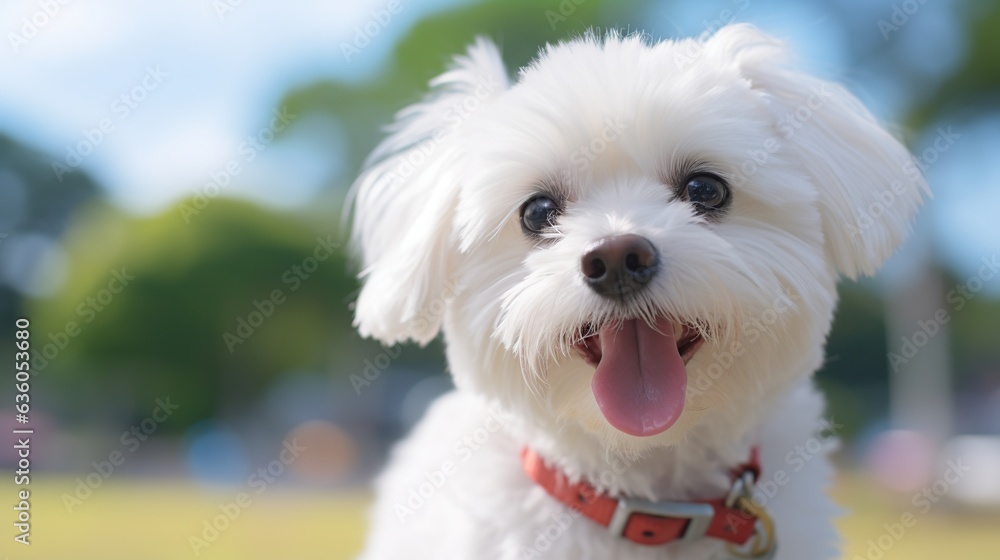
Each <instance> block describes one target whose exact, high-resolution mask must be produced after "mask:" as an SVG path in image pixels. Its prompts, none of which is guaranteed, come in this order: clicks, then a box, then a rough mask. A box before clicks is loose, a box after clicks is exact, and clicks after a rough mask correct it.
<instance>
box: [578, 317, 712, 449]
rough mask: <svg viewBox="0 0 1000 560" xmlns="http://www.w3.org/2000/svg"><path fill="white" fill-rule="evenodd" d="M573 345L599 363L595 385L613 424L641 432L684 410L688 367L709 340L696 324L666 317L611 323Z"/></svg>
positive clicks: (663, 426)
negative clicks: (679, 321) (652, 321)
mask: <svg viewBox="0 0 1000 560" xmlns="http://www.w3.org/2000/svg"><path fill="white" fill-rule="evenodd" d="M584 332H592V333H593V334H590V335H588V336H585V337H583V338H582V339H581V340H580V341H579V342H577V343H576V344H574V348H575V349H576V350H577V351H578V352H579V353H580V354H581V355H582V356H583V359H584V360H586V362H587V363H588V364H590V365H592V366H594V368H595V370H594V378H593V380H592V382H591V389H592V390H593V392H594V398H595V399H596V401H597V405H598V407H599V408H600V409H601V412H602V413H603V414H604V417H605V419H606V420H607V421H608V423H610V424H611V425H612V426H614V427H615V428H617V429H618V430H620V431H622V432H625V433H627V434H630V435H633V436H639V437H647V436H653V435H656V434H659V433H662V432H664V431H665V430H667V429H668V428H670V426H672V425H673V424H674V423H675V422H676V421H677V419H678V418H679V417H680V415H681V413H682V412H683V410H684V396H685V392H686V389H687V370H686V369H685V366H686V365H687V363H688V362H689V361H690V360H691V358H692V357H694V355H695V353H696V352H697V351H698V349H699V348H700V347H701V345H702V343H703V342H704V339H703V338H702V336H701V332H700V330H699V329H698V328H696V327H695V326H693V325H690V324H685V323H677V322H674V321H670V320H668V319H665V318H661V319H658V320H657V321H656V323H655V324H654V325H649V324H647V323H646V322H645V321H643V320H641V319H628V320H625V321H621V322H617V323H609V324H607V325H604V326H602V327H600V328H588V329H587V330H585V331H584Z"/></svg>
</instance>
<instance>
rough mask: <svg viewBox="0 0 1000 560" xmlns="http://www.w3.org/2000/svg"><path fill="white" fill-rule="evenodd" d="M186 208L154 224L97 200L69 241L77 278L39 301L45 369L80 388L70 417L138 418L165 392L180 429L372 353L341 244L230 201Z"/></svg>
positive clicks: (53, 380) (50, 379) (35, 308)
mask: <svg viewBox="0 0 1000 560" xmlns="http://www.w3.org/2000/svg"><path fill="white" fill-rule="evenodd" d="M190 204H191V202H190V201H188V202H185V203H182V205H181V206H179V207H178V208H175V209H171V210H170V211H168V212H165V213H163V214H160V215H157V216H153V217H149V218H130V217H126V216H123V215H122V214H120V213H119V212H117V211H115V210H112V209H110V208H109V207H107V206H104V205H92V206H90V207H88V208H87V209H86V211H84V212H82V213H81V215H80V216H79V217H78V219H77V220H76V222H75V223H74V225H73V227H72V229H71V230H70V231H69V232H68V235H67V236H66V239H65V243H66V245H67V248H68V251H69V254H70V259H71V263H72V271H73V277H72V281H70V282H67V283H66V285H65V287H64V289H63V290H62V291H60V292H59V293H58V294H56V295H55V296H54V297H52V298H49V299H46V300H35V301H32V302H31V313H32V316H33V317H34V318H35V348H36V351H37V352H38V353H37V354H36V355H35V357H34V359H35V363H36V367H35V369H36V372H37V373H40V374H41V376H42V379H43V381H42V382H43V383H46V384H59V385H60V386H61V387H62V388H63V389H67V388H69V389H70V390H69V391H66V390H63V391H59V393H60V394H62V395H68V397H69V398H67V402H65V403H63V405H64V406H63V407H61V408H63V409H65V410H69V411H73V412H75V413H76V414H79V415H81V416H90V417H93V416H95V414H100V413H101V411H94V410H92V409H91V406H92V404H91V403H94V402H102V403H111V404H109V405H108V408H109V409H111V410H109V411H107V412H109V413H111V414H114V415H116V416H122V415H128V416H132V417H138V418H141V417H143V416H145V415H147V414H149V411H150V410H151V407H152V403H153V400H154V399H155V398H157V397H166V396H168V395H169V396H171V397H172V398H173V401H174V402H175V403H177V404H178V405H180V407H181V408H180V410H178V412H177V413H176V415H175V416H174V417H173V418H172V421H171V423H170V425H171V427H174V428H182V427H184V426H186V425H188V424H190V423H191V422H193V421H196V420H199V419H203V418H207V417H211V416H214V415H216V414H217V413H220V412H221V413H222V414H227V413H233V412H235V411H238V410H239V409H246V408H247V402H252V401H253V399H256V398H258V397H259V396H260V394H261V392H262V391H264V389H265V388H266V387H267V386H268V384H269V383H270V382H271V381H272V380H273V378H274V377H275V376H276V375H279V374H281V373H283V372H287V371H289V370H295V369H305V370H320V369H325V368H326V367H327V366H328V362H331V361H333V362H335V363H343V364H347V363H360V360H355V361H354V362H352V361H350V360H349V359H347V358H349V357H351V356H357V355H359V354H361V353H365V352H371V351H372V350H374V349H375V348H376V346H375V344H374V343H372V342H367V341H364V342H363V341H361V340H360V339H359V338H358V336H357V335H356V334H355V331H354V329H353V328H352V327H351V314H350V310H349V309H348V306H349V303H350V301H351V299H352V298H351V294H352V292H353V290H355V280H354V278H353V276H352V275H351V274H350V273H349V272H348V270H347V268H348V266H347V260H346V257H345V253H344V251H343V250H342V248H341V247H340V245H339V243H338V241H337V240H336V236H335V235H333V234H331V233H330V232H317V231H313V230H312V229H310V228H309V227H307V226H304V225H303V224H302V223H301V220H300V219H297V218H296V217H295V216H294V215H290V214H282V213H277V212H272V211H268V210H264V209H262V208H260V207H258V206H255V205H253V204H251V203H248V202H242V201H236V200H232V199H221V198H220V199H215V200H211V201H209V204H208V205H207V206H204V207H203V208H204V209H203V210H201V211H199V213H198V214H197V215H188V220H185V219H184V218H183V217H182V211H181V210H182V208H185V207H186V208H191V207H192V206H191V205H190ZM185 205H187V206H185ZM186 222H189V223H186ZM334 231H335V230H334ZM108 391H110V392H111V395H108V394H107V392H108ZM97 393H104V394H100V395H98V394H97Z"/></svg>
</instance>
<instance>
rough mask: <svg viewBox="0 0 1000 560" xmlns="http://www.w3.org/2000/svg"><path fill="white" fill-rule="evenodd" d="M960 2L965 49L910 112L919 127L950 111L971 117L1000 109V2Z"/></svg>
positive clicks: (982, 0)
mask: <svg viewBox="0 0 1000 560" xmlns="http://www.w3.org/2000/svg"><path fill="white" fill-rule="evenodd" d="M959 5H960V6H961V10H960V12H961V16H962V18H963V19H964V27H965V29H964V31H965V34H964V39H965V40H966V41H967V42H966V45H965V51H964V53H963V56H962V58H961V59H960V60H959V62H958V64H956V65H955V66H954V67H953V68H951V70H950V71H949V72H948V74H947V75H946V76H945V77H944V78H943V79H942V80H940V81H939V82H938V83H937V84H936V87H934V88H931V90H930V94H929V95H926V96H923V99H924V101H923V102H922V103H920V104H919V105H918V106H917V107H915V108H914V109H913V110H912V111H911V112H910V116H909V119H908V121H909V123H910V124H911V126H913V127H914V128H916V129H918V130H919V129H921V128H924V127H926V126H929V125H930V124H931V123H933V122H934V121H935V120H938V119H941V118H942V117H944V116H946V115H949V116H958V117H960V118H965V119H968V118H974V116H975V115H977V114H981V113H983V112H985V111H996V110H998V109H1000V2H995V1H986V0H969V1H966V2H960V3H959Z"/></svg>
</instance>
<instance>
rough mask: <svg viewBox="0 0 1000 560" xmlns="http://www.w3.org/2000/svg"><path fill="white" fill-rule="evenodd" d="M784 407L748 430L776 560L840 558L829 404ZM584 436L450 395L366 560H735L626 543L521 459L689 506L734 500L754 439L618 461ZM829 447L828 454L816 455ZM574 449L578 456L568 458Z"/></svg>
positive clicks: (421, 436) (426, 425) (806, 386)
mask: <svg viewBox="0 0 1000 560" xmlns="http://www.w3.org/2000/svg"><path fill="white" fill-rule="evenodd" d="M778 402H780V406H778V407H777V408H772V409H770V410H769V412H770V415H769V416H768V417H767V418H766V419H763V420H762V421H761V422H760V425H759V426H758V427H757V428H756V429H751V430H749V431H748V432H747V433H748V434H750V433H752V434H755V435H754V436H753V440H754V441H755V442H756V443H757V444H758V445H759V446H760V451H761V462H762V467H763V473H762V477H761V481H760V482H761V484H760V489H759V490H758V491H759V492H760V493H761V494H759V496H758V498H759V499H761V501H762V502H763V503H764V505H765V506H766V508H767V510H768V511H769V512H770V514H771V516H772V517H773V518H774V520H775V523H776V527H777V538H778V554H777V556H776V558H777V559H778V560H781V559H788V560H791V559H801V558H810V559H816V560H822V559H825V558H836V557H837V552H836V549H835V546H836V543H837V536H836V532H835V530H834V528H833V526H832V521H831V520H832V518H833V517H834V516H835V515H836V513H837V508H836V506H834V505H833V504H832V502H831V500H830V499H829V498H828V497H827V496H826V494H825V491H824V488H825V487H826V486H827V485H828V484H829V482H830V480H829V479H830V477H831V475H832V469H831V467H830V465H829V463H828V460H827V457H826V453H827V451H828V449H829V448H830V447H832V445H831V443H830V441H829V440H827V439H825V438H826V436H824V435H823V433H822V431H823V424H822V423H821V419H820V412H821V411H822V409H823V403H822V397H821V396H820V395H819V394H818V393H817V392H816V391H815V390H814V389H813V388H812V384H811V381H803V382H802V383H800V384H799V385H798V386H796V387H794V388H792V389H791V390H789V392H788V394H787V395H784V398H783V399H781V400H780V401H778ZM748 421H753V419H748ZM572 432H573V429H572V428H570V427H567V428H566V432H564V433H562V434H560V438H559V440H558V442H559V443H558V444H557V443H555V442H556V440H553V439H551V438H549V437H547V436H540V435H539V434H538V433H535V434H533V430H532V429H531V428H529V427H526V426H524V425H520V424H519V423H517V422H516V420H515V419H513V418H511V417H505V416H502V415H499V414H498V413H497V409H496V408H495V407H491V406H490V404H489V403H486V402H483V401H481V400H479V399H477V398H476V397H474V396H470V395H468V394H465V393H458V392H454V393H451V394H449V395H447V396H445V397H443V398H442V399H440V400H439V401H437V402H436V403H435V404H434V405H433V406H432V408H431V410H430V411H429V412H428V414H427V416H426V417H425V419H424V420H423V421H422V422H421V423H420V424H419V425H418V426H417V427H416V429H415V430H414V432H413V434H412V435H411V436H410V437H409V438H407V439H406V440H405V441H404V442H403V443H401V444H400V445H399V446H398V448H397V449H396V450H395V451H394V453H393V458H392V464H391V466H390V468H389V469H388V470H387V471H386V472H385V473H384V474H383V475H382V477H381V478H380V480H379V483H378V488H377V491H378V493H379V495H381V496H384V497H393V498H395V500H383V501H380V502H379V503H378V504H376V507H375V509H374V510H373V512H372V523H373V531H372V532H371V533H370V535H369V539H368V544H367V547H366V551H365V554H364V555H363V556H362V560H375V559H382V558H407V557H411V556H413V555H414V554H415V553H417V552H419V554H417V555H418V556H420V557H424V558H455V559H471V558H500V559H510V560H514V559H517V560H520V559H525V558H551V559H586V558H593V559H604V558H642V559H646V558H648V559H678V560H688V559H690V560H695V559H697V560H703V559H710V558H727V557H728V556H726V554H725V552H724V551H725V546H724V544H723V543H721V542H720V541H715V540H712V539H705V540H702V541H699V542H694V543H672V544H668V545H665V546H653V547H649V546H643V545H638V544H634V543H632V542H629V541H627V540H624V539H621V538H618V537H614V536H612V535H611V534H609V532H608V530H607V529H606V528H604V527H600V526H598V525H596V524H595V523H594V522H592V521H591V520H589V519H587V518H585V517H582V516H578V515H575V514H573V512H572V511H570V510H569V508H567V507H566V506H564V505H563V504H561V503H559V502H557V501H555V500H553V499H552V498H551V497H549V496H548V495H547V494H546V493H545V491H544V490H542V489H541V488H540V487H538V486H536V485H535V484H534V483H533V482H532V481H531V480H529V479H528V477H527V476H526V475H525V474H524V472H523V470H522V468H521V463H520V460H519V458H518V457H519V455H518V453H519V449H520V447H521V443H520V442H522V441H523V442H524V443H526V444H527V445H530V446H532V447H533V448H536V449H538V450H539V451H540V452H541V453H543V454H545V455H546V456H547V457H559V458H558V463H559V465H560V466H561V467H563V468H564V469H565V471H566V472H567V474H569V475H570V476H572V477H574V478H575V477H577V476H579V475H580V474H582V473H589V475H588V476H587V478H588V479H589V480H590V481H591V482H592V483H594V485H595V486H598V487H601V488H602V489H607V490H608V491H610V492H620V493H621V494H623V495H628V496H632V497H643V498H647V499H661V500H662V499H680V500H684V499H697V498H713V497H718V496H720V495H723V494H724V493H725V492H726V488H727V486H728V475H727V471H728V468H729V467H730V466H732V465H731V464H725V459H724V458H723V457H725V456H729V457H733V461H732V463H733V464H735V463H738V462H739V461H740V457H744V456H745V453H746V451H747V449H748V445H749V439H748V441H747V442H723V441H708V439H709V438H711V437H713V435H712V434H711V433H709V431H708V430H705V431H704V433H703V434H697V435H694V436H693V437H692V438H691V440H690V441H687V442H685V443H683V444H681V445H679V446H677V448H676V450H672V451H671V452H670V453H669V455H663V456H659V457H644V458H636V459H629V458H623V457H611V456H608V455H607V454H606V453H605V452H603V451H601V450H600V449H599V446H598V445H596V442H595V443H591V444H590V445H588V444H587V440H588V438H587V437H586V436H584V435H582V434H574V433H572ZM721 432H722V431H720V433H721ZM702 438H704V440H702ZM819 444H822V447H823V451H820V452H818V453H813V452H812V451H815V450H816V449H817V446H818V445H819ZM563 446H565V449H570V448H572V449H575V450H576V452H575V453H574V454H573V455H569V454H567V455H559V453H560V449H562V448H563ZM810 450H812V451H810ZM623 466H624V467H626V468H622V467H623ZM602 480H603V482H604V484H602ZM609 482H610V483H611V484H612V485H613V488H609V487H608V486H607V483H609ZM824 543H825V544H824ZM415 548H419V551H417V550H415Z"/></svg>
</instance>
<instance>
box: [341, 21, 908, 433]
mask: <svg viewBox="0 0 1000 560" xmlns="http://www.w3.org/2000/svg"><path fill="white" fill-rule="evenodd" d="M782 54H783V52H782V49H781V47H780V46H779V45H778V44H777V43H775V42H774V41H773V40H772V39H770V38H769V37H767V36H765V35H763V34H761V33H760V32H758V31H756V30H755V29H753V28H752V27H749V26H730V27H727V28H724V29H722V30H721V31H719V32H718V33H717V34H716V35H715V36H713V37H712V38H711V39H709V40H707V41H702V42H698V41H694V40H687V41H681V42H675V43H670V42H667V43H660V44H656V45H650V44H648V43H646V42H644V41H643V40H641V39H640V38H637V37H627V38H619V37H609V38H607V39H604V40H600V39H597V38H593V37H588V38H584V39H580V40H576V41H573V42H570V43H567V44H562V45H558V46H555V47H550V48H548V49H546V50H545V51H544V52H543V53H542V54H541V55H540V57H539V59H538V60H537V61H536V62H535V63H534V64H533V65H532V66H530V67H528V68H526V69H525V70H523V71H522V73H521V74H520V76H519V78H518V80H517V81H516V83H514V84H508V83H507V80H506V77H505V73H504V70H503V65H502V63H501V61H500V59H499V57H498V55H497V53H496V50H495V48H493V47H492V45H489V44H487V43H484V42H480V43H478V44H477V45H476V46H474V47H473V48H472V49H471V50H470V52H469V55H468V56H467V57H462V58H459V59H457V64H456V66H455V68H454V69H453V70H451V71H450V72H448V73H446V74H444V75H443V76H441V77H440V78H438V80H437V82H438V83H437V85H438V86H439V92H438V94H437V95H436V96H434V97H432V98H430V99H429V100H428V101H426V102H425V103H422V104H420V105H417V106H415V107H413V108H411V109H409V110H407V111H404V113H403V114H402V116H401V120H400V123H399V126H398V129H397V131H396V132H395V134H394V135H393V136H391V137H390V138H389V139H388V140H386V142H385V143H384V144H383V146H382V147H381V148H380V150H379V151H378V152H377V155H376V159H379V158H381V159H380V161H378V162H377V163H375V164H373V165H371V166H370V167H369V168H368V169H367V170H366V172H365V174H364V175H362V177H361V179H359V184H358V191H357V196H358V198H357V216H356V220H355V234H356V239H357V241H358V244H359V247H360V249H361V251H362V254H363V257H364V262H365V265H366V270H365V275H366V277H367V278H366V283H365V287H364V289H363V290H362V293H361V296H360V297H359V301H358V307H357V322H358V324H359V326H360V329H361V331H362V333H363V334H366V335H371V336H375V337H377V338H379V339H381V340H383V341H384V342H386V343H394V342H397V341H402V340H406V339H413V340H416V341H418V342H426V341H428V340H430V339H431V338H433V337H434V336H435V335H436V334H437V332H438V331H439V330H440V328H441V327H442V325H443V326H444V330H445V334H446V339H447V343H448V354H449V361H450V363H451V369H452V371H453V373H454V375H455V376H456V381H457V382H458V383H459V385H462V386H465V387H467V388H469V389H471V390H475V391H478V392H480V393H482V394H484V395H486V396H487V397H490V398H495V399H499V400H500V401H502V402H503V403H504V404H505V405H507V406H508V407H510V408H511V409H513V410H516V411H518V412H519V413H521V414H522V415H529V416H531V417H534V418H535V419H536V420H538V421H539V423H540V424H541V425H543V426H559V425H560V424H565V423H573V424H576V425H577V426H579V427H581V428H582V429H583V430H585V431H587V432H590V433H592V434H595V435H597V436H598V437H600V438H602V440H603V441H605V442H606V443H607V444H608V445H609V446H616V447H619V448H623V449H629V450H633V451H639V450H642V449H644V448H647V447H649V446H657V445H669V444H671V443H674V442H677V441H679V440H680V439H682V438H684V437H685V436H686V435H688V434H689V433H690V432H691V430H692V429H695V428H696V427H697V426H699V425H700V424H707V423H708V422H709V420H708V418H712V417H713V416H715V417H723V416H728V417H731V418H732V417H739V416H740V415H745V414H747V413H748V411H752V410H753V408H754V407H755V406H759V403H761V402H764V397H766V395H767V394H768V393H769V392H773V391H774V390H775V389H776V388H778V387H780V386H782V385H786V384H788V383H790V382H791V381H794V380H795V379H797V378H799V377H801V376H805V375H808V374H810V373H811V372H812V371H813V370H814V369H815V368H816V367H818V365H819V363H820V360H821V351H822V344H823V339H824V337H825V335H826V332H827V330H828V329H829V326H830V322H831V318H832V312H833V307H834V304H835V300H836V288H835V281H836V278H837V275H838V274H845V275H847V276H849V277H856V276H857V275H859V274H862V273H871V272H873V271H874V270H875V269H876V268H877V266H878V265H879V264H880V263H881V261H882V260H883V259H884V258H886V257H887V256H888V255H889V254H890V253H891V252H892V250H893V249H894V248H895V247H896V245H897V244H898V243H899V242H900V241H901V240H902V238H903V237H904V236H905V233H906V231H907V229H908V227H909V223H910V220H911V219H912V216H913V214H914V213H915V211H916V208H917V206H918V205H919V203H920V201H921V197H922V194H923V192H924V191H925V190H926V185H925V184H924V182H923V180H922V178H921V176H920V174H919V172H917V170H916V167H915V166H914V164H913V162H912V159H911V158H910V156H909V154H908V153H907V151H906V150H905V148H904V147H903V146H902V145H901V144H899V142H898V141H896V140H895V139H894V138H893V137H892V136H891V135H890V134H888V133H887V132H885V131H884V130H883V129H882V128H880V127H879V126H878V124H877V123H876V122H875V121H874V120H873V119H872V118H871V116H870V115H869V114H868V113H867V112H866V111H865V110H864V109H863V108H862V107H861V106H860V103H859V102H858V101H857V100H856V99H855V98H853V97H852V96H851V95H850V94H849V93H847V92H846V91H844V90H843V89H842V88H840V87H838V86H835V85H833V84H830V83H828V82H824V81H821V80H818V79H815V78H812V77H809V76H807V75H804V74H801V73H798V72H795V71H792V70H789V69H787V67H786V66H784V65H783V62H782V61H781V60H780V58H781V55H782ZM885 193H891V198H892V203H886V202H885V200H886V199H887V198H886V196H885ZM873 204H876V205H880V206H879V207H878V208H873ZM876 214H877V216H878V217H877V218H872V216H874V215H876ZM861 216H865V217H867V218H868V219H866V220H859V217H861Z"/></svg>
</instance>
